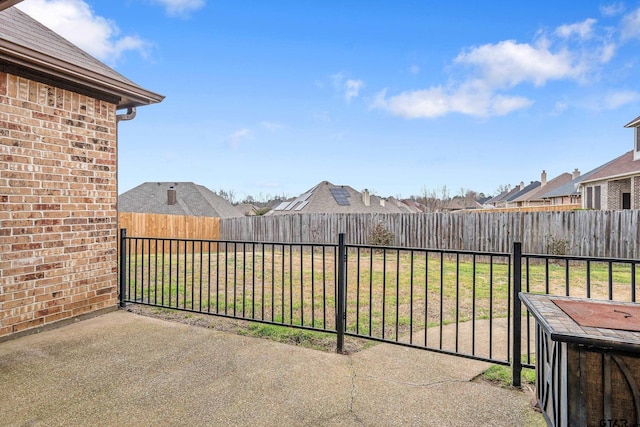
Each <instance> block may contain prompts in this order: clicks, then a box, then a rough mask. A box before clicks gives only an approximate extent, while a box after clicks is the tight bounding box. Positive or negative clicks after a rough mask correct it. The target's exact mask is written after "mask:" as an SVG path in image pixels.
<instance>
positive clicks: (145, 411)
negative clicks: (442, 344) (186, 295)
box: [0, 311, 545, 426]
mask: <svg viewBox="0 0 640 427" xmlns="http://www.w3.org/2000/svg"><path fill="white" fill-rule="evenodd" d="M488 366H489V365H488V364H487V363H484V362H478V361H473V360H468V359H464V358H460V357H454V356H447V355H442V354H437V353H433V352H428V351H421V350H415V349H409V348H405V347H399V346H393V345H388V344H379V345H376V346H374V347H372V348H369V349H367V350H364V351H361V352H358V353H355V354H352V355H349V356H345V355H338V354H332V353H326V352H322V351H316V350H310V349H305V348H299V347H295V346H290V345H285V344H280V343H276V342H272V341H268V340H264V339H259V338H249V337H243V336H239V335H235V334H230V333H226V332H219V331H214V330H210V329H206V328H201V327H196V326H189V325H185V324H181V323H175V322H169V321H164V320H159V319H153V318H149V317H144V316H139V315H136V314H133V313H129V312H126V311H115V312H111V313H107V314H104V315H101V316H98V317H95V318H92V319H88V320H84V321H79V322H76V323H73V324H71V325H68V326H64V327H61V328H58V329H54V330H49V331H46V332H42V333H40V334H36V335H30V336H25V337H21V338H17V339H14V340H10V341H6V342H3V343H0V382H1V383H2V388H1V390H0V413H1V414H2V421H1V423H2V424H3V425H8V426H56V425H60V426H61V425H64V426H86V425H94V426H129V425H130V426H152V425H153V426H158V425H168V426H211V425H220V426H288V425H292V426H293V425H295V426H353V425H361V426H425V425H438V426H462V425H484V426H530V425H545V423H544V421H543V418H542V416H541V415H540V414H538V413H536V412H534V411H533V410H532V409H531V408H530V403H529V402H530V400H531V396H530V395H528V394H526V393H523V392H521V391H516V390H508V389H503V388H500V387H497V386H495V385H492V384H489V383H487V382H485V381H482V380H477V379H476V377H477V376H478V375H479V374H480V373H482V372H483V371H484V370H485V369H486V368H487V367H488Z"/></svg>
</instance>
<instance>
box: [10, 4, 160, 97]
mask: <svg viewBox="0 0 640 427" xmlns="http://www.w3.org/2000/svg"><path fill="white" fill-rule="evenodd" d="M9 3H17V2H11V1H10V2H9ZM6 6H7V3H6V2H3V3H1V4H0V71H5V72H11V73H16V74H20V75H26V76H27V77H28V78H31V79H33V80H36V81H41V82H43V83H47V84H55V85H56V86H59V87H64V88H68V89H69V90H73V91H76V92H79V93H84V94H86V95H89V96H93V97H96V98H98V99H103V100H108V101H109V102H113V103H114V104H116V105H117V107H118V109H123V108H130V107H136V106H141V105H148V104H152V103H156V102H160V101H162V100H163V99H164V96H162V95H158V94H157V93H154V92H151V91H148V90H146V89H144V88H142V87H140V86H138V85H137V84H136V83H134V82H132V81H131V80H129V79H127V78H126V77H124V76H123V75H121V74H119V73H118V72H116V71H115V70H113V69H111V68H110V67H108V66H107V65H105V64H103V63H102V62H100V61H99V60H97V59H96V58H94V57H92V56H91V55H89V54H88V53H86V52H85V51H83V50H82V49H80V48H79V47H77V46H75V45H74V44H72V43H71V42H69V41H68V40H66V39H65V38H63V37H61V36H60V35H58V34H57V33H55V32H54V31H52V30H50V29H49V28H47V27H45V26H44V25H42V24H40V23H39V22H38V21H36V20H35V19H33V18H31V17H30V16H29V15H27V14H26V13H24V12H22V11H20V10H19V9H17V8H16V7H8V8H7V7H6Z"/></svg>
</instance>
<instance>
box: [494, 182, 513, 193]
mask: <svg viewBox="0 0 640 427" xmlns="http://www.w3.org/2000/svg"><path fill="white" fill-rule="evenodd" d="M509 190H511V184H500V185H498V188H497V189H496V193H497V194H502V193H504V192H505V191H509Z"/></svg>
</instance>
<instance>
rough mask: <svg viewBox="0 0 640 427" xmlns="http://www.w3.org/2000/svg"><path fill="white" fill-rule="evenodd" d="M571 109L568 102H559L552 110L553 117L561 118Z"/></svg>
mask: <svg viewBox="0 0 640 427" xmlns="http://www.w3.org/2000/svg"><path fill="white" fill-rule="evenodd" d="M568 109H569V103H568V102H567V101H566V100H562V101H557V102H556V104H555V105H554V106H553V110H551V115H552V116H559V115H560V114H562V113H564V112H565V111H567V110H568Z"/></svg>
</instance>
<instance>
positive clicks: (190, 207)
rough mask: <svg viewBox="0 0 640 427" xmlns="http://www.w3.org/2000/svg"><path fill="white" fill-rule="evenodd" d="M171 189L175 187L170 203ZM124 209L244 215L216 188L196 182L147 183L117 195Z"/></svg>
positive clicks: (225, 216)
mask: <svg viewBox="0 0 640 427" xmlns="http://www.w3.org/2000/svg"><path fill="white" fill-rule="evenodd" d="M169 190H175V193H173V194H174V195H175V203H174V204H170V203H169V199H170V198H171V196H170V195H169ZM118 210H119V211H121V212H141V213H158V214H165V215H189V216H211V217H218V218H237V217H242V216H244V215H243V214H242V212H240V211H239V210H237V209H236V208H235V207H233V205H231V203H229V202H228V201H226V200H225V199H223V198H222V197H220V196H218V195H217V194H216V193H214V192H213V191H211V190H209V189H208V188H207V187H204V186H202V185H198V184H194V183H193V182H145V183H144V184H140V185H138V186H137V187H135V188H133V189H131V190H129V191H127V192H126V193H123V194H121V195H120V196H119V197H118Z"/></svg>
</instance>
